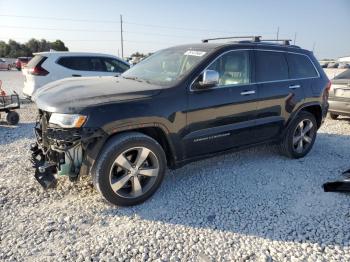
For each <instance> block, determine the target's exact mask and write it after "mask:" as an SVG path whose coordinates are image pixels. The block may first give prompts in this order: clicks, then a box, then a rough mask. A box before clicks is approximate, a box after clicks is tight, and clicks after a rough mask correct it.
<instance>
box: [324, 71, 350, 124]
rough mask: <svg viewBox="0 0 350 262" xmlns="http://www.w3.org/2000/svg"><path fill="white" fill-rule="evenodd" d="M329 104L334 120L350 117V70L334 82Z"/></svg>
mask: <svg viewBox="0 0 350 262" xmlns="http://www.w3.org/2000/svg"><path fill="white" fill-rule="evenodd" d="M328 102H329V113H330V117H331V118H332V119H337V118H338V116H340V115H344V116H350V69H347V70H346V71H344V72H343V73H341V74H339V75H337V76H336V77H335V78H334V79H333V80H332V86H331V89H330V92H329V99H328Z"/></svg>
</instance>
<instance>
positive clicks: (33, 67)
mask: <svg viewBox="0 0 350 262" xmlns="http://www.w3.org/2000/svg"><path fill="white" fill-rule="evenodd" d="M34 55H35V56H34V58H32V59H31V60H30V62H29V63H28V65H27V67H26V68H24V69H23V74H24V88H23V94H24V95H25V96H27V97H31V96H32V94H33V93H34V92H35V91H36V90H37V89H38V88H40V87H42V86H43V85H45V84H47V83H49V82H52V81H55V80H59V79H62V78H67V77H80V76H85V77H86V76H118V75H120V74H121V73H123V72H124V71H126V70H128V69H129V68H130V65H129V64H128V63H127V62H125V61H123V60H121V59H120V58H118V57H116V56H112V55H105V54H97V53H76V52H56V51H55V52H41V53H35V54H34Z"/></svg>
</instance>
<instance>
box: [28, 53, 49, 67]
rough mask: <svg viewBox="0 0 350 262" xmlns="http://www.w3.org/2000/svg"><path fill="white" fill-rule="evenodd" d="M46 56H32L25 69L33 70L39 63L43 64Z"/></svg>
mask: <svg viewBox="0 0 350 262" xmlns="http://www.w3.org/2000/svg"><path fill="white" fill-rule="evenodd" d="M46 58H47V57H46V56H42V55H36V56H34V57H33V58H32V59H31V60H30V61H29V63H28V64H27V68H34V67H36V66H37V65H38V64H39V63H41V62H44V60H45V59H46Z"/></svg>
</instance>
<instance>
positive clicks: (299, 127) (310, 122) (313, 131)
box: [281, 111, 317, 158]
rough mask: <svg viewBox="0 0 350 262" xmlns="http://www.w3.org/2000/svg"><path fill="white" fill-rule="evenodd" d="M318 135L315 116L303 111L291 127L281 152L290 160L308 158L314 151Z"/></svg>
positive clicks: (282, 144) (286, 134) (283, 141)
mask: <svg viewBox="0 0 350 262" xmlns="http://www.w3.org/2000/svg"><path fill="white" fill-rule="evenodd" d="M316 135H317V123H316V119H315V116H314V115H313V114H311V113H309V112H305V111H302V112H300V113H299V115H298V116H297V117H296V118H295V119H294V120H293V121H292V123H291V124H290V125H289V127H288V129H287V131H286V133H285V135H284V137H283V140H282V143H281V152H282V154H284V155H285V156H287V157H290V158H301V157H304V156H306V155H307V154H308V153H309V152H310V150H311V149H312V146H313V144H314V143H315V139H316Z"/></svg>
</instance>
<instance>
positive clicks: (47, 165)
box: [30, 110, 105, 188]
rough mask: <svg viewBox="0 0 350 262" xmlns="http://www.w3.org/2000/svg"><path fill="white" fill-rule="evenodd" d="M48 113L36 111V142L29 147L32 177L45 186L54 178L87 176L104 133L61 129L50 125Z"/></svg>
mask: <svg viewBox="0 0 350 262" xmlns="http://www.w3.org/2000/svg"><path fill="white" fill-rule="evenodd" d="M50 115H51V114H50V113H49V112H45V111H41V110H39V114H38V120H37V122H36V125H35V128H34V131H35V135H36V140H37V141H36V143H34V144H32V145H31V148H30V150H31V151H32V157H31V162H32V164H33V168H35V175H34V176H35V178H36V180H37V181H38V182H39V183H40V184H41V185H42V186H43V187H44V188H50V187H54V186H55V185H56V176H68V177H69V179H70V180H71V181H76V180H77V179H78V178H79V176H81V175H87V174H88V173H89V171H90V168H91V166H92V165H93V162H94V159H95V157H96V155H94V151H96V150H94V149H95V147H96V146H97V145H100V144H101V140H103V137H104V136H105V135H104V132H103V131H102V130H100V129H94V128H60V127H59V126H55V125H52V124H50V123H49V119H50Z"/></svg>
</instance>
